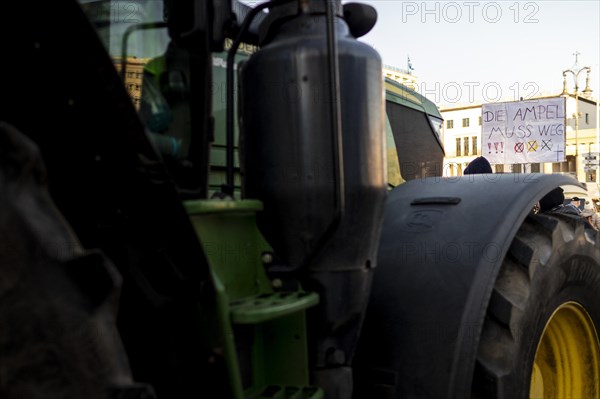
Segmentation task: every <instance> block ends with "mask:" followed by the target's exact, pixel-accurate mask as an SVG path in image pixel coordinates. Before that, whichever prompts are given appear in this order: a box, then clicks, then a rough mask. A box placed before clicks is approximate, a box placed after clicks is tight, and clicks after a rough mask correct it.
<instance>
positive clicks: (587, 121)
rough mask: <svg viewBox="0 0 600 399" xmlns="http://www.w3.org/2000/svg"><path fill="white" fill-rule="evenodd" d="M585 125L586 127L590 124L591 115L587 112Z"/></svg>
mask: <svg viewBox="0 0 600 399" xmlns="http://www.w3.org/2000/svg"><path fill="white" fill-rule="evenodd" d="M585 124H586V125H589V124H590V114H588V113H587V112H586V113H585Z"/></svg>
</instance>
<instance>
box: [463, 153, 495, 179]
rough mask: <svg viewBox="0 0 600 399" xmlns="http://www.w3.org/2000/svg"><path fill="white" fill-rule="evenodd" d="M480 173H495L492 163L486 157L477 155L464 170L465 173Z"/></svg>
mask: <svg viewBox="0 0 600 399" xmlns="http://www.w3.org/2000/svg"><path fill="white" fill-rule="evenodd" d="M479 173H493V172H492V165H490V163H489V162H488V160H487V159H485V157H477V158H475V159H474V160H472V161H471V163H470V164H469V165H468V166H467V167H466V168H465V171H464V172H463V174H465V175H476V174H479Z"/></svg>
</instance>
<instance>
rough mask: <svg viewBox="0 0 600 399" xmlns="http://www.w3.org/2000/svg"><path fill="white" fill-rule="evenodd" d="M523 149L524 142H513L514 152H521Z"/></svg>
mask: <svg viewBox="0 0 600 399" xmlns="http://www.w3.org/2000/svg"><path fill="white" fill-rule="evenodd" d="M523 151H525V143H517V144H515V152H523Z"/></svg>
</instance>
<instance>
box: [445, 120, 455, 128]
mask: <svg viewBox="0 0 600 399" xmlns="http://www.w3.org/2000/svg"><path fill="white" fill-rule="evenodd" d="M452 128H454V121H453V120H452V119H451V120H448V121H446V129H452Z"/></svg>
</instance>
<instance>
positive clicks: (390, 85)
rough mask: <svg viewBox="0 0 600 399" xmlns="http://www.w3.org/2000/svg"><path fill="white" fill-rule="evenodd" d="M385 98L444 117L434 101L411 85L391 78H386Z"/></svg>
mask: <svg viewBox="0 0 600 399" xmlns="http://www.w3.org/2000/svg"><path fill="white" fill-rule="evenodd" d="M385 99H386V101H391V102H393V103H396V104H399V105H403V106H405V107H408V108H412V109H415V110H417V111H420V112H423V113H426V114H427V115H431V116H435V117H436V118H440V119H443V118H442V114H440V111H439V109H438V108H437V107H436V105H435V104H434V103H433V102H431V101H430V100H429V99H427V98H426V97H425V96H422V95H421V94H419V93H417V92H416V91H414V90H412V89H410V88H409V87H406V86H404V85H401V84H400V83H398V82H395V81H393V80H391V79H389V78H385Z"/></svg>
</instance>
